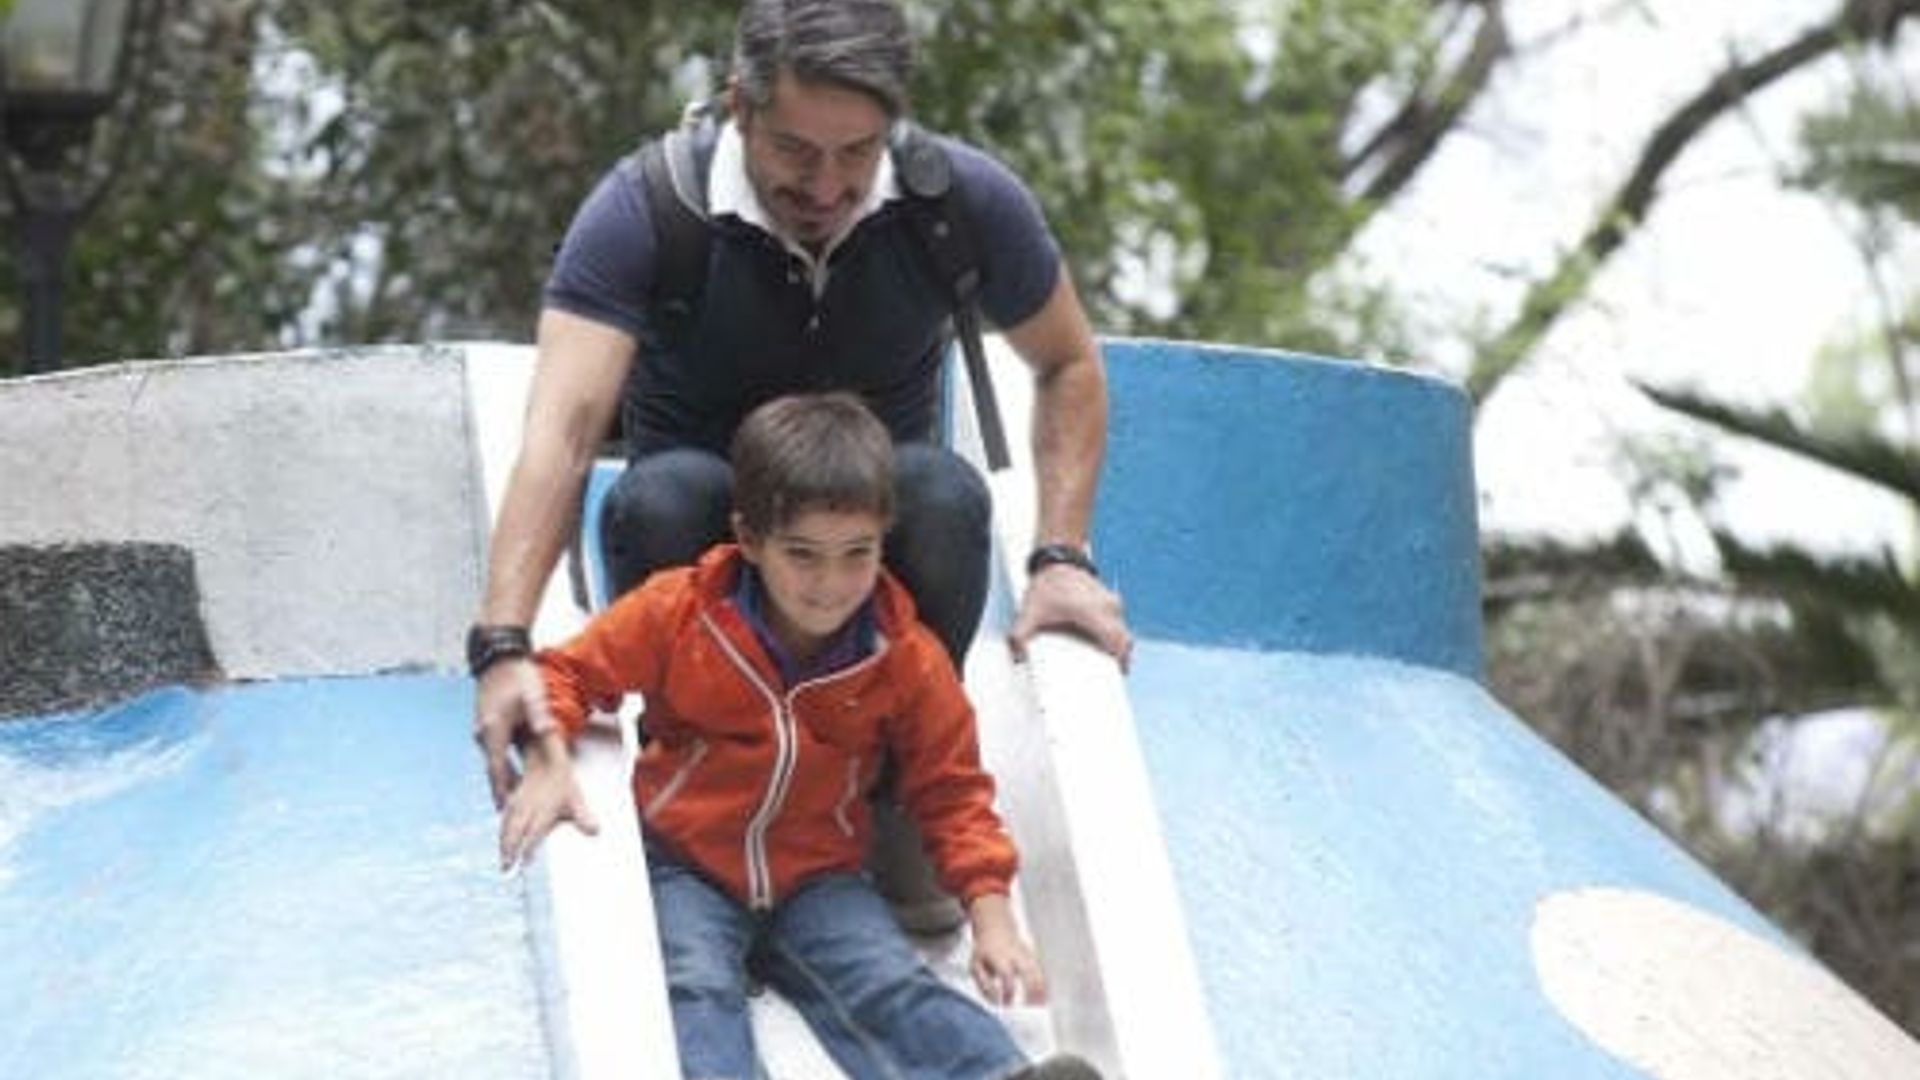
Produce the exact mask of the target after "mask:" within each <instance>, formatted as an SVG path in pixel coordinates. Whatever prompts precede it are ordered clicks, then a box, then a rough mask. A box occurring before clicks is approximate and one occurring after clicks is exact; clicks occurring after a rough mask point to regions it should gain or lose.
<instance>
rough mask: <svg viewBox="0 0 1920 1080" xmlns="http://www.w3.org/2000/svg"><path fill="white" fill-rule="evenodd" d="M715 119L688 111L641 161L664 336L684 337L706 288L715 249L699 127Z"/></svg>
mask: <svg viewBox="0 0 1920 1080" xmlns="http://www.w3.org/2000/svg"><path fill="white" fill-rule="evenodd" d="M709 117H710V114H709V113H706V112H702V111H693V110H689V112H688V115H687V119H686V120H685V121H684V122H683V123H682V124H681V126H680V127H677V128H675V129H674V130H672V131H669V132H667V133H666V134H665V135H662V136H660V137H659V138H657V139H650V140H648V141H647V142H646V143H644V144H643V145H642V146H641V147H640V149H639V151H637V156H638V158H639V162H638V164H639V168H640V180H641V183H642V185H643V186H644V188H645V190H646V196H647V217H648V219H649V220H650V221H651V222H652V224H653V239H654V252H655V257H654V260H655V261H654V278H653V293H652V295H651V297H650V300H651V302H652V306H653V308H654V311H655V313H656V317H657V318H658V320H659V322H660V326H661V330H662V332H663V333H664V334H665V335H666V336H667V337H669V338H678V337H681V336H682V335H683V334H684V333H685V332H686V331H688V330H690V329H691V324H692V322H693V319H694V316H695V315H696V314H697V313H698V312H699V310H700V297H701V294H702V293H703V292H704V291H705V290H706V286H707V260H708V252H709V251H710V250H711V248H712V246H713V237H712V233H711V232H710V230H709V226H708V221H709V216H708V213H707V185H706V182H705V180H706V177H705V170H704V169H703V168H701V163H700V162H699V161H698V159H696V157H695V155H694V140H695V139H696V138H697V137H699V136H700V134H701V132H700V130H699V125H700V124H702V123H709V122H710V119H709Z"/></svg>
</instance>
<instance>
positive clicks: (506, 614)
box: [480, 445, 591, 626]
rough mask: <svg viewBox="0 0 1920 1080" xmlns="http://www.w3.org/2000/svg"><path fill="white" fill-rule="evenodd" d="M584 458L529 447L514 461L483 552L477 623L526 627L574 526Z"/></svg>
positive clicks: (583, 471)
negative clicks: (482, 586) (484, 568)
mask: <svg viewBox="0 0 1920 1080" xmlns="http://www.w3.org/2000/svg"><path fill="white" fill-rule="evenodd" d="M590 464H591V461H590V459H589V460H583V461H574V460H573V455H571V454H568V453H565V452H564V451H556V450H553V449H543V448H539V447H535V446H532V445H529V446H528V447H526V448H524V449H522V451H521V454H520V458H519V460H518V461H516V462H515V463H514V467H513V475H512V477H511V478H510V479H509V480H508V481H507V491H506V497H505V499H504V500H503V502H502V504H501V507H500V517H499V520H498V522H497V523H496V524H495V526H494V530H493V540H492V544H491V546H490V548H489V550H488V553H487V587H486V594H485V596H484V598H483V600H482V602H481V608H480V621H481V622H482V623H486V624H489V625H509V626H528V625H531V624H532V622H533V618H534V615H535V613H536V612H537V611H538V610H539V607H540V595H541V593H542V592H543V591H544V590H545V589H546V584H547V579H548V578H549V577H550V576H551V575H552V573H553V568H554V566H555V564H557V563H558V562H559V561H560V553H561V551H562V550H563V549H564V548H565V546H566V542H567V538H568V537H569V536H571V535H572V533H573V530H574V528H575V526H576V524H577V519H578V516H579V512H580V511H579V507H580V491H581V485H582V483H583V482H584V481H585V479H586V469H587V467H588V465H590Z"/></svg>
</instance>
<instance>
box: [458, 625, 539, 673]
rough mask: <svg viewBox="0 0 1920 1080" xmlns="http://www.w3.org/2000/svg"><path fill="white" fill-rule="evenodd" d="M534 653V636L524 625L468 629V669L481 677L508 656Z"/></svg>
mask: <svg viewBox="0 0 1920 1080" xmlns="http://www.w3.org/2000/svg"><path fill="white" fill-rule="evenodd" d="M531 655H533V636H532V635H531V634H529V633H528V632H527V628H526V627H524V626H483V625H479V624H476V625H475V626H474V627H473V629H471V630H468V631H467V670H468V671H469V672H470V673H472V675H473V677H474V678H476V679H477V678H479V677H480V676H481V675H483V674H485V673H486V670H487V669H488V668H490V667H492V666H493V665H495V664H497V663H499V662H500V661H502V660H505V659H507V658H508V657H513V656H531Z"/></svg>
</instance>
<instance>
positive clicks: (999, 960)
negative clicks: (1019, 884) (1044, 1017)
mask: <svg viewBox="0 0 1920 1080" xmlns="http://www.w3.org/2000/svg"><path fill="white" fill-rule="evenodd" d="M967 921H968V922H969V923H971V924H972V929H973V963H972V964H971V965H970V967H971V969H972V972H973V982H974V985H976V986H978V987H979V988H980V993H981V994H983V995H985V997H986V999H987V1000H988V1001H991V1002H993V1003H994V1004H995V1005H1013V1004H1021V1003H1024V1004H1027V1005H1042V1004H1045V1003H1046V1000H1047V977H1046V975H1045V974H1043V973H1042V972H1041V970H1040V961H1039V960H1038V959H1037V958H1035V956H1034V955H1033V949H1032V948H1031V947H1030V946H1028V945H1027V943H1026V940H1025V939H1024V938H1022V937H1021V936H1020V926H1019V923H1018V922H1016V921H1015V919H1014V917H1013V903H1012V902H1011V901H1010V900H1008V899H1007V896H1006V894H1005V893H982V894H981V895H979V896H976V897H974V898H973V902H972V903H970V904H968V905H967Z"/></svg>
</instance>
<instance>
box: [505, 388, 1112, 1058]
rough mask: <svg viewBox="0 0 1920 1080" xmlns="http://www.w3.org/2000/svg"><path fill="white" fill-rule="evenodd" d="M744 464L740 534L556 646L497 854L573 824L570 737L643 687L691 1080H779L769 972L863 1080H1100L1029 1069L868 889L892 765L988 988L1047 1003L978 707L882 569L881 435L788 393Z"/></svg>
mask: <svg viewBox="0 0 1920 1080" xmlns="http://www.w3.org/2000/svg"><path fill="white" fill-rule="evenodd" d="M733 467H734V514H733V527H734V533H735V535H736V537H737V538H738V544H737V545H735V544H722V545H720V546H718V547H716V548H714V549H712V550H711V551H709V552H708V553H707V554H706V555H705V556H703V557H702V558H701V560H700V562H699V564H698V565H697V566H693V567H685V568H680V569H674V570H666V571H662V572H659V573H656V574H655V575H653V576H652V577H651V578H649V579H648V580H647V581H646V583H645V584H643V585H642V586H641V587H640V588H638V589H635V590H634V591H632V592H630V593H628V594H627V595H625V596H623V597H621V598H620V599H619V600H618V601H616V602H615V603H614V604H613V605H612V606H610V607H609V608H608V609H607V610H606V611H605V612H603V613H602V614H600V615H599V616H598V617H596V618H595V619H594V620H593V621H592V622H591V623H590V624H589V625H588V626H587V628H586V630H585V631H583V632H582V633H581V634H580V636H579V637H577V638H575V639H574V640H572V641H570V642H568V643H566V644H565V645H563V646H561V647H559V648H557V649H549V650H545V651H543V652H541V653H540V654H539V657H538V660H539V663H540V668H541V673H542V676H543V678H544V681H545V684H546V692H547V699H548V701H547V703H548V707H549V708H550V709H551V710H552V712H553V715H554V717H555V719H556V720H558V721H559V723H560V726H561V728H562V731H561V732H556V733H554V734H551V735H548V736H546V737H545V738H544V739H542V740H541V741H540V742H538V743H537V744H535V745H532V746H530V747H528V749H527V753H526V772H525V777H524V779H523V780H522V782H521V784H520V786H519V787H518V788H517V789H516V790H515V792H514V794H513V797H512V798H511V799H510V800H509V801H508V803H507V805H506V807H505V809H504V810H503V812H502V818H501V829H500V850H501V856H502V858H503V860H505V861H507V862H509V863H511V862H512V861H514V860H516V859H518V858H520V857H522V856H523V855H524V854H525V853H526V852H527V851H529V850H530V849H531V848H532V846H533V845H534V844H536V843H538V841H539V840H540V838H541V837H543V836H544V835H545V834H546V833H547V832H548V831H549V830H550V829H551V828H552V827H553V826H554V824H556V823H557V822H558V821H559V820H560V819H561V818H563V817H570V816H578V810H577V807H578V805H579V803H578V798H579V797H578V792H577V789H576V788H575V786H574V780H573V776H572V770H571V765H570V761H569V757H568V751H567V740H568V738H569V736H570V735H571V734H573V733H577V732H578V731H579V730H580V728H581V727H582V725H583V724H584V723H585V722H586V716H587V713H588V710H589V708H590V707H592V706H601V707H608V708H610V707H612V706H613V705H614V704H615V703H616V702H617V701H618V700H619V698H620V696H621V695H622V694H625V693H631V692H636V691H637V692H639V693H640V694H642V695H643V696H644V700H645V703H646V725H647V733H648V737H649V742H648V743H647V746H646V748H645V750H644V751H643V752H642V753H641V755H640V758H639V760H638V761H637V762H636V763H635V766H634V774H633V793H634V798H635V800H636V802H637V804H638V806H639V808H640V817H641V829H642V832H643V835H644V840H645V843H646V848H647V861H648V874H649V877H650V879H651V882H652V888H653V900H654V910H655V913H656V917H657V919H658V924H659V933H660V941H661V947H662V952H663V954H664V957H665V964H666V969H667V970H666V974H667V980H668V985H669V990H670V993H669V999H670V1001H671V1002H672V1008H673V1023H674V1032H675V1036H676V1041H677V1043H678V1045H679V1051H680V1067H681V1071H682V1073H683V1075H684V1076H686V1077H688V1078H700V1080H709V1078H721V1077H725V1078H733V1080H747V1078H749V1077H760V1076H763V1075H764V1070H763V1069H762V1067H761V1066H760V1064H759V1061H758V1055H757V1054H756V1052H755V1049H754V1045H753V1032H752V1029H751V1027H750V1025H749V1023H748V1009H747V986H748V979H749V978H750V977H752V978H758V979H762V980H764V981H765V982H766V983H767V984H769V985H771V986H773V987H774V988H775V989H777V990H779V991H780V992H781V993H783V994H784V995H785V996H786V997H787V998H788V1000H789V1001H791V1002H792V1003H793V1005H794V1006H795V1007H796V1008H797V1009H798V1010H799V1011H800V1013H801V1014H802V1015H803V1016H804V1017H805V1018H806V1020H807V1022H808V1024H809V1025H810V1026H811V1027H812V1029H813V1031H814V1032H815V1033H816V1034H817V1035H818V1037H819V1038H820V1041H821V1043H822V1044H823V1046H824V1047H825V1048H826V1050H827V1051H828V1053H829V1054H830V1055H831V1056H832V1057H833V1058H834V1060H835V1061H836V1062H838V1063H839V1065H840V1067H841V1068H842V1069H844V1070H845V1071H846V1072H847V1073H848V1074H849V1075H850V1076H852V1077H855V1078H860V1080H864V1078H868V1077H875V1078H878V1077H894V1076H911V1077H929V1078H934V1077H937V1078H954V1080H1001V1078H1005V1077H1020V1078H1040V1077H1051V1078H1062V1080H1068V1078H1092V1077H1097V1073H1095V1072H1094V1070H1093V1069H1092V1068H1091V1066H1088V1065H1087V1064H1086V1063H1085V1062H1083V1061H1081V1060H1080V1059H1078V1058H1072V1057H1058V1058H1050V1059H1048V1060H1047V1061H1046V1062H1044V1063H1041V1064H1039V1065H1028V1064H1027V1063H1026V1062H1025V1060H1024V1058H1023V1056H1022V1055H1021V1053H1020V1051H1019V1049H1018V1048H1017V1047H1016V1046H1015V1045H1014V1043H1013V1040H1012V1039H1011V1038H1010V1037H1009V1036H1008V1034H1007V1032H1006V1030H1005V1029H1004V1028H1003V1027H1002V1026H1001V1025H1000V1023H999V1021H998V1020H996V1019H995V1018H994V1017H993V1016H992V1015H991V1014H990V1013H988V1012H987V1011H986V1010H985V1009H983V1008H981V1007H980V1006H979V1005H978V1004H977V1003H976V1002H974V1001H973V1000H972V999H970V998H968V997H966V996H965V995H963V994H960V993H958V992H957V991H955V990H954V989H952V988H951V987H949V986H947V985H946V984H944V983H942V982H941V981H940V979H939V978H938V977H937V976H935V975H934V974H933V973H932V972H930V971H929V970H927V968H926V967H925V966H924V965H923V964H921V962H920V960H919V957H918V955H917V954H916V953H915V952H914V949H913V947H912V945H911V944H909V942H908V941H907V940H906V938H905V936H904V935H903V934H902V933H901V931H900V929H899V927H898V926H897V925H896V924H895V923H894V921H893V917H892V915H891V913H890V911H889V909H888V907H887V905H886V903H885V902H884V901H883V900H882V899H881V898H880V897H879V895H878V894H877V893H876V892H875V891H874V890H873V888H872V887H871V885H870V884H869V883H868V882H867V880H866V879H865V878H864V877H863V876H862V875H861V862H862V857H863V854H864V852H865V850H866V840H867V832H868V829H869V825H870V823H869V820H868V814H869V809H868V799H867V797H866V796H867V789H868V788H869V787H870V786H871V785H872V784H873V783H874V780H875V777H876V774H877V773H878V772H879V770H880V767H881V764H882V762H883V761H884V760H885V759H886V758H888V757H889V756H891V757H892V759H893V761H894V762H895V763H896V768H897V774H896V779H895V792H896V795H897V797H898V798H899V800H900V802H901V804H902V805H903V806H905V807H906V809H907V811H908V813H909V814H910V815H911V816H912V817H913V818H914V820H915V821H916V822H917V823H918V824H919V826H920V828H921V831H922V833H923V835H924V836H925V838H926V844H927V848H928V854H929V857H930V859H931V861H932V863H933V865H934V867H935V870H936V871H937V873H938V876H939V878H940V882H941V885H942V886H943V887H944V888H946V889H947V890H948V891H950V892H952V893H953V894H954V895H955V896H956V897H958V898H960V900H961V901H962V902H963V903H964V904H965V905H966V910H967V916H968V921H969V923H970V925H971V929H972V931H973V958H972V963H971V965H970V967H971V972H972V975H973V978H974V980H975V982H976V984H977V985H978V986H979V988H980V991H981V993H982V994H983V995H984V996H985V997H986V998H987V999H988V1000H990V1001H992V1002H995V1003H997V1004H1008V1003H1011V1002H1013V1001H1014V1000H1016V998H1017V997H1019V996H1021V995H1022V994H1024V996H1025V998H1026V1000H1028V1001H1033V1002H1038V1001H1041V1000H1043V999H1044V995H1045V981H1044V979H1043V978H1042V975H1041V972H1040V967H1039V965H1038V963H1037V962H1036V961H1035V959H1034V955H1033V952H1032V951H1031V950H1030V949H1029V948H1028V946H1027V944H1026V942H1025V941H1023V940H1022V939H1021V937H1020V933H1019V929H1018V927H1017V925H1016V924H1015V921H1014V916H1013V911H1012V908H1011V906H1010V905H1009V903H1008V899H1007V889H1008V886H1009V884H1010V882H1011V881H1012V878H1013V874H1014V868H1015V864H1016V862H1017V857H1016V855H1015V852H1014V848H1013V843H1012V841H1011V839H1010V838H1009V837H1008V836H1007V834H1006V832H1005V830H1004V829H1002V828H1001V824H1000V820H999V818H998V817H997V816H996V815H995V813H994V811H993V806H992V802H993V781H992V779H991V778H990V777H988V776H987V774H986V773H985V772H984V771H982V769H981V767H980V761H979V749H978V744H977V741H976V737H975V731H974V716H973V710H972V708H971V706H970V705H969V704H968V702H967V699H966V696H965V693H964V691H963V690H962V689H961V686H960V682H959V679H958V678H957V677H956V676H955V674H954V670H953V666H952V663H951V661H949V659H948V658H947V654H946V652H945V650H944V649H943V648H942V646H941V645H940V643H939V641H938V640H936V638H935V637H934V635H933V634H932V632H931V631H929V630H927V629H926V628H925V627H924V626H922V625H921V624H920V623H919V622H917V621H916V620H915V618H914V611H913V603H912V600H911V599H910V598H909V597H908V595H907V592H906V590H905V589H904V588H903V587H902V586H901V585H900V584H899V583H898V582H896V581H895V580H894V579H893V578H892V577H891V576H890V575H889V574H887V573H886V572H885V571H884V570H882V568H881V565H880V552H881V544H882V541H883V539H884V537H885V534H886V530H887V526H888V523H889V521H890V520H891V515H892V509H893V475H892V444H891V441H890V439H889V437H888V435H887V432H886V429H885V428H884V427H882V426H881V424H880V423H879V421H878V420H876V419H875V418H874V417H873V416H872V414H871V413H869V412H868V411H867V410H866V408H865V406H863V405H862V404H861V403H860V401H859V399H858V398H855V397H853V396H851V395H848V394H827V395H818V396H800V397H788V398H781V399H779V400H776V401H773V402H770V403H768V404H766V405H764V406H762V407H760V408H759V409H757V410H755V411H754V412H753V413H752V414H751V415H750V416H749V417H748V418H747V420H746V421H745V423H743V424H742V425H741V427H740V429H739V432H738V434H737V435H736V436H735V439H734V442H733Z"/></svg>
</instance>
